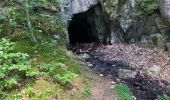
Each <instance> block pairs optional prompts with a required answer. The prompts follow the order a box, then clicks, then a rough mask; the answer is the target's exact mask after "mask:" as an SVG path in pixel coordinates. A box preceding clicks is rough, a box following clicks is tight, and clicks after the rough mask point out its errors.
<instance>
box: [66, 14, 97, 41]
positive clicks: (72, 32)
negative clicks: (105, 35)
mask: <svg viewBox="0 0 170 100" xmlns="http://www.w3.org/2000/svg"><path fill="white" fill-rule="evenodd" d="M94 28H95V27H94V26H92V24H91V23H89V22H88V16H87V12H85V13H80V14H76V15H74V16H73V18H72V20H71V22H70V23H69V27H68V32H69V40H70V44H77V43H90V42H96V41H97V34H96V33H94V31H93V30H94Z"/></svg>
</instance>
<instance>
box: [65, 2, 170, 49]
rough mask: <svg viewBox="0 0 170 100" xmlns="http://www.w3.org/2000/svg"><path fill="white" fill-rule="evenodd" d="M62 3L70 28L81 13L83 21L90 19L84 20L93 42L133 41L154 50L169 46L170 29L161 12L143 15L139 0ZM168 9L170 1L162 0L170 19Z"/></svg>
mask: <svg viewBox="0 0 170 100" xmlns="http://www.w3.org/2000/svg"><path fill="white" fill-rule="evenodd" d="M62 2H63V5H64V6H63V8H62V10H63V12H64V13H65V15H67V16H68V17H67V18H66V23H67V27H69V25H70V22H71V21H72V19H74V17H75V16H76V15H80V14H81V16H79V18H81V17H82V19H83V18H84V17H86V18H84V19H85V20H86V22H87V23H88V24H89V26H90V27H91V28H92V30H91V31H90V32H89V33H91V34H93V36H95V38H91V39H97V40H99V41H102V42H109V43H111V44H112V43H122V42H127V43H130V42H132V41H133V42H138V43H142V44H143V43H144V44H149V46H150V45H152V46H154V47H160V44H161V48H165V43H166V42H167V40H168V39H170V35H169V33H170V29H169V26H168V25H167V24H166V23H165V22H164V21H163V20H162V18H161V16H160V14H159V13H151V14H139V13H141V12H142V11H141V10H139V9H138V7H139V0H64V1H62ZM168 8H170V2H169V1H168V0H160V10H161V14H162V16H163V17H164V18H166V19H168V20H169V19H170V18H169V17H170V13H169V9H168ZM82 13H85V15H83V14H82ZM90 27H89V28H90ZM89 28H88V29H89ZM86 30H87V29H86ZM79 33H80V32H78V34H79ZM86 33H88V32H86ZM158 34H159V36H158ZM82 36H83V35H82ZM155 36H156V38H157V40H159V41H158V42H159V43H156V44H155V40H154V39H153V37H155ZM87 38H90V37H87ZM153 40H154V41H153ZM162 44H163V45H162Z"/></svg>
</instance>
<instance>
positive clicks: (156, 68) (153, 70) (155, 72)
mask: <svg viewBox="0 0 170 100" xmlns="http://www.w3.org/2000/svg"><path fill="white" fill-rule="evenodd" d="M160 72H161V68H160V66H158V65H153V66H152V67H150V68H147V69H146V74H148V75H158V74H159V73H160Z"/></svg>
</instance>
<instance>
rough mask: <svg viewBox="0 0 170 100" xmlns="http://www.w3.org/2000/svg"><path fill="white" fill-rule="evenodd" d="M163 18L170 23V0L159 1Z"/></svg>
mask: <svg viewBox="0 0 170 100" xmlns="http://www.w3.org/2000/svg"><path fill="white" fill-rule="evenodd" d="M159 5H160V12H161V15H162V17H163V18H164V19H165V20H166V21H168V22H169V23H170V0H159Z"/></svg>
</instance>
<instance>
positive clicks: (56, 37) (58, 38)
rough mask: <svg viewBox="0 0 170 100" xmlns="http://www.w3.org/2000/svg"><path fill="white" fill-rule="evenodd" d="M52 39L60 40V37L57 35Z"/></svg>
mask: <svg viewBox="0 0 170 100" xmlns="http://www.w3.org/2000/svg"><path fill="white" fill-rule="evenodd" d="M52 38H53V39H57V40H60V39H61V37H60V35H57V34H54V35H52Z"/></svg>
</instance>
